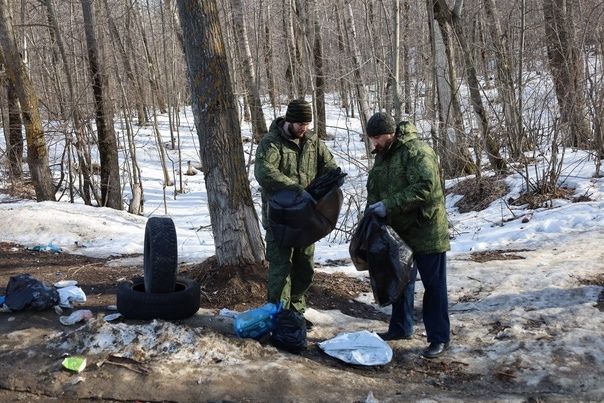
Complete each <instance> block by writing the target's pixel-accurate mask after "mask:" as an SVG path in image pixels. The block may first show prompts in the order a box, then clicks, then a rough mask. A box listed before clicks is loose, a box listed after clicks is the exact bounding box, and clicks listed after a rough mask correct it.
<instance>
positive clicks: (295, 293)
mask: <svg viewBox="0 0 604 403" xmlns="http://www.w3.org/2000/svg"><path fill="white" fill-rule="evenodd" d="M314 254H315V245H314V244H312V245H310V246H307V247H302V248H282V247H280V246H278V245H277V243H276V242H275V239H274V237H273V234H272V232H271V231H270V230H267V231H266V257H267V259H268V263H269V265H268V302H273V303H278V302H279V301H283V303H284V307H285V308H286V309H289V308H291V307H293V308H295V309H296V310H297V311H298V312H300V313H304V311H305V310H306V300H305V298H304V294H305V293H306V291H307V290H308V288H309V287H310V284H311V283H312V278H313V275H314V273H315V270H314Z"/></svg>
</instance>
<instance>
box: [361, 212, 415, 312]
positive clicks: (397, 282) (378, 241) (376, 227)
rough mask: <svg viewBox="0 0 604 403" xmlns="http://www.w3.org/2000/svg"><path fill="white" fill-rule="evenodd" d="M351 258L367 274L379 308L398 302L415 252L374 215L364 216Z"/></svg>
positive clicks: (408, 278) (408, 275) (407, 281)
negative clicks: (366, 271) (367, 272)
mask: <svg viewBox="0 0 604 403" xmlns="http://www.w3.org/2000/svg"><path fill="white" fill-rule="evenodd" d="M349 252H350V257H351V258H352V262H353V264H354V265H355V267H356V269H357V270H359V271H361V270H368V271H369V279H370V282H371V289H372V290H373V297H374V299H375V301H376V302H377V303H378V304H379V305H380V306H387V305H390V304H392V303H393V302H394V301H396V300H397V299H398V298H399V297H400V296H401V294H402V293H403V291H404V290H405V287H406V286H407V284H409V282H410V281H414V280H415V279H412V278H411V268H412V264H413V251H412V250H411V248H410V247H409V246H408V245H407V244H406V243H405V242H404V241H403V240H402V239H400V237H399V236H398V235H397V234H396V233H395V232H394V231H393V230H392V229H391V228H390V227H389V226H388V225H386V223H385V220H384V219H383V218H380V217H377V216H376V215H375V214H371V213H368V214H365V215H364V216H363V218H362V219H361V221H360V222H359V224H358V226H357V229H356V230H355V233H354V234H353V236H352V239H351V241H350V246H349Z"/></svg>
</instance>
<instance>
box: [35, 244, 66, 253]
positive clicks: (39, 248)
mask: <svg viewBox="0 0 604 403" xmlns="http://www.w3.org/2000/svg"><path fill="white" fill-rule="evenodd" d="M31 250H35V251H36V252H51V253H61V252H63V249H61V247H60V246H58V245H55V244H54V243H52V242H50V243H49V244H48V245H36V246H34V247H33V248H31Z"/></svg>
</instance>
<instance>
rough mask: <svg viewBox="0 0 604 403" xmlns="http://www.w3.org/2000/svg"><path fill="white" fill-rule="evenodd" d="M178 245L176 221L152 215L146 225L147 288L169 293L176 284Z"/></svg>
mask: <svg viewBox="0 0 604 403" xmlns="http://www.w3.org/2000/svg"><path fill="white" fill-rule="evenodd" d="M177 265H178V245H177V243H176V228H175V227H174V221H172V219H171V218H168V217H151V218H149V220H148V221H147V226H146V227H145V249H144V256H143V266H144V271H145V277H144V278H145V290H146V292H149V293H162V292H163V293H168V292H172V291H174V287H175V286H176V269H177Z"/></svg>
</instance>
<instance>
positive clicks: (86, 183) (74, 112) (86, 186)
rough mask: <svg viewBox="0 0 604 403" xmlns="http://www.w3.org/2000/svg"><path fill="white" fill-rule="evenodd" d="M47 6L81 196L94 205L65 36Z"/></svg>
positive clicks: (46, 0) (48, 1) (48, 2)
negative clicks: (65, 94) (67, 102)
mask: <svg viewBox="0 0 604 403" xmlns="http://www.w3.org/2000/svg"><path fill="white" fill-rule="evenodd" d="M43 2H44V4H45V6H46V12H47V14H48V20H49V24H50V29H51V30H53V31H54V37H55V44H56V46H57V48H58V50H59V54H60V55H61V60H62V61H63V70H64V73H65V78H66V82H67V90H68V91H69V99H70V108H69V111H70V113H69V114H70V118H71V119H72V120H73V130H74V132H75V135H76V144H75V146H76V154H77V157H78V167H79V171H80V173H81V174H82V182H83V183H82V184H81V186H80V188H81V196H82V199H83V200H84V203H85V204H87V205H92V200H91V192H92V195H94V196H95V199H96V200H97V202H100V199H101V197H100V195H98V194H97V192H96V191H95V189H94V187H93V184H92V180H91V178H90V165H91V161H90V151H89V149H88V147H87V146H86V139H85V136H84V131H85V128H84V122H83V120H82V115H81V112H80V107H79V105H78V101H77V100H76V94H75V89H74V83H73V78H72V75H71V70H70V69H69V65H68V60H67V53H66V51H65V45H64V43H63V36H62V35H61V31H60V30H59V24H58V22H57V18H56V16H55V11H54V6H53V5H52V0H43Z"/></svg>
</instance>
